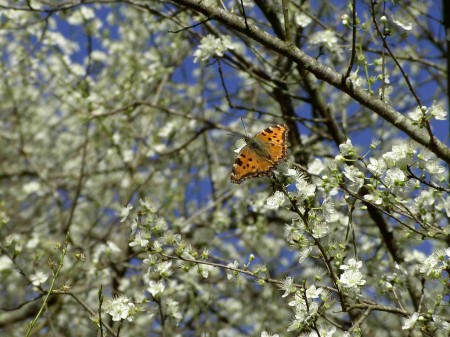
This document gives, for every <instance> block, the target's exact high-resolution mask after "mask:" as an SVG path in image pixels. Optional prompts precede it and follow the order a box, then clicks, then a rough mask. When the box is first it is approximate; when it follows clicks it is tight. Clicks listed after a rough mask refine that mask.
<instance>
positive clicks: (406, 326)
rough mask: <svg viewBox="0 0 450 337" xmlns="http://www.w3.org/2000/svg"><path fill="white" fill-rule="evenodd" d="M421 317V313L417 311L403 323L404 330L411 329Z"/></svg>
mask: <svg viewBox="0 0 450 337" xmlns="http://www.w3.org/2000/svg"><path fill="white" fill-rule="evenodd" d="M418 318H419V313H417V312H415V313H414V314H412V315H411V316H409V317H408V318H406V319H405V321H404V322H403V325H402V330H408V329H411V328H412V327H413V326H414V324H416V321H417V319H418Z"/></svg>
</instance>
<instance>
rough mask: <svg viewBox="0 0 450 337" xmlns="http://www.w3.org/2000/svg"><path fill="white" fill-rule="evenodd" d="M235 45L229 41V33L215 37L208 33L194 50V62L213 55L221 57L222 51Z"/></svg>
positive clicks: (204, 59)
mask: <svg viewBox="0 0 450 337" xmlns="http://www.w3.org/2000/svg"><path fill="white" fill-rule="evenodd" d="M236 46H237V45H236V44H234V43H232V42H231V37H230V36H229V35H224V36H221V37H217V38H216V37H214V36H213V35H211V34H208V35H207V36H205V37H203V38H202V39H201V41H200V45H199V47H198V49H197V50H196V51H195V52H194V63H195V62H198V61H199V60H200V61H206V60H208V59H209V58H211V57H215V56H218V57H222V56H223V54H224V52H226V51H227V50H229V49H234V48H236Z"/></svg>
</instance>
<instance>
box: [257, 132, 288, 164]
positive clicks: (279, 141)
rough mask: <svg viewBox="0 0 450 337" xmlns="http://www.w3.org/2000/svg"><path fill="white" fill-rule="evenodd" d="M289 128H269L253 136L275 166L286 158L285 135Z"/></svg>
mask: <svg viewBox="0 0 450 337" xmlns="http://www.w3.org/2000/svg"><path fill="white" fill-rule="evenodd" d="M288 131H289V128H288V127H287V125H285V124H279V125H274V126H270V127H268V128H266V129H264V130H262V131H260V132H258V133H257V134H256V136H255V139H256V140H257V142H258V144H264V147H265V152H266V153H267V155H268V157H269V159H270V160H271V161H272V162H273V164H274V165H275V166H276V165H278V163H280V162H281V161H283V160H285V159H286V158H287V134H288Z"/></svg>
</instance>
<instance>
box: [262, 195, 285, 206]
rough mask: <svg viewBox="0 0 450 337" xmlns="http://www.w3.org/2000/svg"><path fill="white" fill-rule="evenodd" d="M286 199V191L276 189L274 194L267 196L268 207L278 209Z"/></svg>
mask: <svg viewBox="0 0 450 337" xmlns="http://www.w3.org/2000/svg"><path fill="white" fill-rule="evenodd" d="M285 200H286V198H285V196H284V193H283V192H280V191H276V192H275V193H274V194H273V195H271V196H270V197H269V198H267V201H266V208H268V209H278V208H280V207H281V206H282V205H283V203H284V201H285Z"/></svg>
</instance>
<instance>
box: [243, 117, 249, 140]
mask: <svg viewBox="0 0 450 337" xmlns="http://www.w3.org/2000/svg"><path fill="white" fill-rule="evenodd" d="M241 122H242V126H243V127H244V132H245V135H246V136H248V132H247V128H246V127H245V123H244V119H243V118H242V117H241Z"/></svg>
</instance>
